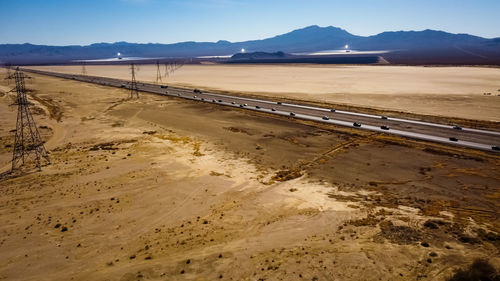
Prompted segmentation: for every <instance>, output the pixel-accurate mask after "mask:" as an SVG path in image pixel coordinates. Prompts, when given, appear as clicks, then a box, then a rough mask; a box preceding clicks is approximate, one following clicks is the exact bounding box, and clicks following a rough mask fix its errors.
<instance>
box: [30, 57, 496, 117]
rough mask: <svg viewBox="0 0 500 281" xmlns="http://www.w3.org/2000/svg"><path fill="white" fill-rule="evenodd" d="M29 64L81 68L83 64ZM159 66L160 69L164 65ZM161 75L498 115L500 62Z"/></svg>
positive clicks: (146, 75) (249, 89)
mask: <svg viewBox="0 0 500 281" xmlns="http://www.w3.org/2000/svg"><path fill="white" fill-rule="evenodd" d="M33 68H36V69H42V70H51V71H60V72H69V73H81V66H39V67H33ZM128 68H129V66H127V65H122V66H109V65H108V66H87V71H88V74H89V75H96V76H107V77H114V78H122V79H130V71H129V69H128ZM160 69H161V71H162V74H164V73H165V69H164V67H163V66H161V68H160ZM137 78H138V79H139V80H142V81H155V79H156V66H155V65H141V66H140V69H139V71H138V73H137ZM163 80H164V82H165V83H167V84H171V85H178V86H185V87H192V88H194V87H197V88H201V89H207V90H218V91H230V92H239V93H244V94H245V93H247V94H260V95H267V96H275V97H286V98H294V99H302V100H309V101H320V102H327V103H332V104H343V105H354V106H361V107H368V108H376V109H389V110H395V111H403V112H410V113H415V114H421V115H438V116H445V117H456V118H464V119H475V120H477V119H480V120H488V121H497V122H498V121H500V114H499V112H500V68H484V67H483V68H482V67H414V66H345V65H339V66H335V65H333V66H332V65H185V66H184V67H182V68H180V69H178V70H177V71H175V72H174V73H173V74H171V75H169V76H168V77H164V78H163ZM485 93H490V94H491V95H484V94H485Z"/></svg>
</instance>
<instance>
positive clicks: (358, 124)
mask: <svg viewBox="0 0 500 281" xmlns="http://www.w3.org/2000/svg"><path fill="white" fill-rule="evenodd" d="M352 125H353V126H354V127H361V124H360V123H358V122H354V123H352Z"/></svg>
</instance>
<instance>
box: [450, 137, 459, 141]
mask: <svg viewBox="0 0 500 281" xmlns="http://www.w3.org/2000/svg"><path fill="white" fill-rule="evenodd" d="M450 140H451V141H458V139H457V138H456V137H450Z"/></svg>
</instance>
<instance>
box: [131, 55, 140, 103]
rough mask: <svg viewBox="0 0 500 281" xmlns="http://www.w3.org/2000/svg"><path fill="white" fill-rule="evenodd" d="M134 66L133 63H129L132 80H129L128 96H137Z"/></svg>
mask: <svg viewBox="0 0 500 281" xmlns="http://www.w3.org/2000/svg"><path fill="white" fill-rule="evenodd" d="M135 71H136V66H135V64H134V63H132V64H130V72H131V74H132V80H131V81H130V98H134V96H135V97H137V98H139V89H138V88H137V81H136V80H135Z"/></svg>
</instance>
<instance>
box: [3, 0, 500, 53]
mask: <svg viewBox="0 0 500 281" xmlns="http://www.w3.org/2000/svg"><path fill="white" fill-rule="evenodd" d="M0 11H2V13H0V44H5V43H32V44H43V45H58V46H60V45H88V44H92V43H99V42H110V43H111V42H118V41H127V42H135V43H175V42H183V41H204V42H215V41H218V40H228V41H231V42H237V41H245V40H254V39H264V38H268V37H272V36H275V35H279V34H283V33H287V32H290V31H292V30H294V29H299V28H303V27H306V26H310V25H319V26H336V27H340V28H342V29H345V30H347V31H348V32H350V33H352V34H355V35H362V36H368V35H375V34H378V33H381V32H384V31H399V30H424V29H435V30H443V31H447V32H451V33H469V34H472V35H477V36H482V37H486V38H494V37H500V0H355V1H351V0H342V1H339V0H322V1H321V0H275V1H273V0H0Z"/></svg>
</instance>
